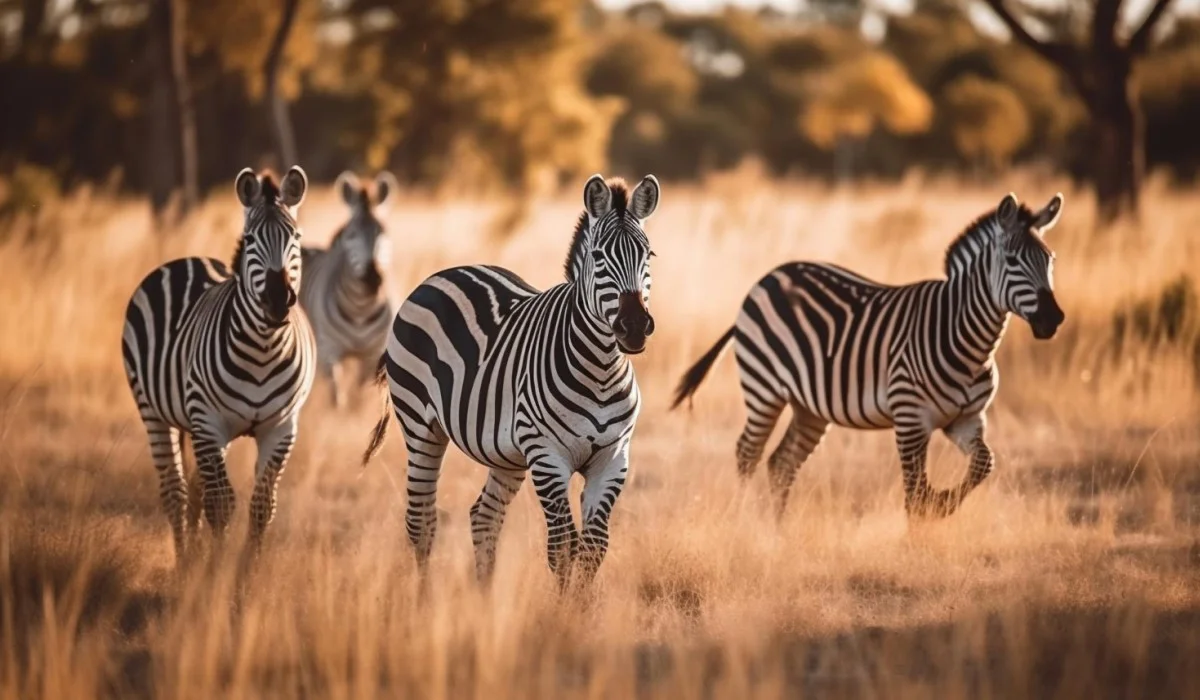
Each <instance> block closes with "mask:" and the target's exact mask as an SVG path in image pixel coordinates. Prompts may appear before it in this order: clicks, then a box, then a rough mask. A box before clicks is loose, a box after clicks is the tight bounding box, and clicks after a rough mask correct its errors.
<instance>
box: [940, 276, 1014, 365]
mask: <svg viewBox="0 0 1200 700" xmlns="http://www.w3.org/2000/svg"><path fill="white" fill-rule="evenodd" d="M990 273H991V270H990V266H988V265H986V261H983V260H981V261H977V262H976V264H975V265H973V266H971V268H969V269H968V271H967V274H962V275H955V276H952V277H951V278H950V279H949V280H947V282H946V284H945V285H944V286H943V288H942V289H943V294H944V295H945V298H944V299H943V307H942V308H945V309H947V310H949V314H948V315H949V317H950V318H949V320H950V326H949V330H950V333H949V334H948V335H949V338H948V340H949V346H950V348H949V349H951V350H952V351H953V352H954V354H955V356H957V357H958V358H960V359H961V360H963V361H965V362H966V363H967V364H968V365H969V366H972V367H979V368H982V367H983V366H985V365H987V364H988V363H990V362H991V359H992V357H993V355H994V354H995V352H996V348H998V347H999V346H1000V341H1001V340H1002V339H1003V338H1004V331H1005V330H1006V329H1007V328H1008V317H1009V313H1008V311H1007V310H1006V309H1004V308H1003V307H1001V306H1000V305H999V304H997V303H996V300H995V298H994V295H993V294H992V285H991V274H990Z"/></svg>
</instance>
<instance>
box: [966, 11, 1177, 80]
mask: <svg viewBox="0 0 1200 700" xmlns="http://www.w3.org/2000/svg"><path fill="white" fill-rule="evenodd" d="M1167 1H1168V2H1169V1H1170V0H1167ZM984 2H986V3H987V5H988V7H990V8H992V12H995V13H996V16H997V17H999V18H1000V21H1001V22H1003V23H1004V26H1006V27H1008V31H1009V33H1010V34H1012V40H1013V41H1015V42H1017V43H1019V44H1022V45H1024V46H1026V47H1028V48H1029V49H1031V50H1032V51H1033V52H1034V53H1036V54H1037V55H1039V56H1041V57H1042V58H1043V59H1044V60H1046V61H1047V62H1049V63H1050V64H1051V65H1053V66H1055V67H1056V68H1058V69H1059V70H1061V71H1062V72H1063V73H1065V74H1066V75H1067V78H1068V79H1069V80H1070V81H1071V83H1072V84H1073V85H1074V86H1075V89H1077V90H1078V91H1079V92H1080V93H1081V94H1083V93H1084V92H1086V90H1087V85H1086V81H1085V80H1084V79H1083V71H1082V70H1081V69H1080V65H1079V51H1078V50H1077V49H1076V48H1075V47H1073V46H1070V45H1069V44H1064V43H1060V42H1049V41H1042V40H1040V39H1037V38H1036V37H1034V36H1033V35H1032V34H1030V33H1029V30H1027V29H1026V28H1025V26H1024V25H1022V24H1021V23H1020V22H1019V21H1018V20H1017V18H1016V17H1015V16H1013V14H1012V13H1011V12H1009V11H1008V8H1007V7H1005V6H1004V0H984Z"/></svg>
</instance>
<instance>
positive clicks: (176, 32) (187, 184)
mask: <svg viewBox="0 0 1200 700" xmlns="http://www.w3.org/2000/svg"><path fill="white" fill-rule="evenodd" d="M169 2H170V8H169V10H170V13H171V18H170V28H171V35H170V37H169V43H170V48H171V83H172V85H171V87H172V88H173V90H174V93H175V103H176V109H177V112H178V115H177V116H178V118H179V161H180V162H179V164H180V167H181V168H182V170H183V172H182V173H181V175H182V176H183V178H182V180H183V209H184V211H187V210H189V209H191V208H192V207H194V206H195V205H196V202H197V201H198V200H199V197H200V193H199V184H198V182H197V178H198V175H197V170H198V168H199V164H198V163H197V157H198V156H197V153H196V110H195V105H194V104H193V103H192V86H191V83H189V82H188V69H187V50H186V48H185V46H184V42H185V39H186V36H185V33H186V31H187V23H186V12H187V8H186V4H187V3H186V2H185V1H184V0H169Z"/></svg>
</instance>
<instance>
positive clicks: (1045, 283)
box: [996, 194, 1066, 340]
mask: <svg viewBox="0 0 1200 700" xmlns="http://www.w3.org/2000/svg"><path fill="white" fill-rule="evenodd" d="M1062 206H1063V196H1062V195H1061V194H1056V195H1054V196H1053V197H1051V198H1050V201H1049V203H1047V204H1046V206H1045V207H1043V208H1042V209H1041V210H1040V211H1037V212H1033V211H1030V210H1029V209H1028V208H1027V207H1023V206H1021V205H1019V204H1018V203H1017V198H1016V196H1014V195H1012V194H1009V195H1007V196H1005V197H1004V199H1003V200H1001V202H1000V206H999V207H997V208H996V217H997V219H998V220H999V222H1000V225H1001V227H1002V228H1003V231H1004V233H1003V235H1002V236H1000V241H999V243H1000V246H999V253H1000V254H1001V255H1002V256H1003V258H1002V263H1001V265H999V266H997V267H998V268H999V270H998V271H999V280H998V282H999V288H998V289H997V290H996V291H997V292H998V294H997V296H998V297H999V299H1000V301H1001V303H1002V305H1003V307H1004V308H1005V309H1006V310H1008V311H1011V312H1012V313H1014V314H1016V315H1017V316H1020V317H1021V318H1023V319H1025V321H1027V322H1028V323H1029V326H1030V328H1032V329H1033V337H1035V338H1037V339H1038V340H1046V339H1049V338H1053V337H1054V334H1055V333H1056V332H1057V331H1058V327H1059V326H1060V325H1061V324H1062V322H1063V321H1064V320H1065V319H1066V314H1064V313H1063V310H1062V309H1061V308H1060V307H1059V305H1058V301H1057V300H1056V299H1055V298H1054V251H1052V250H1050V247H1049V246H1047V245H1046V242H1045V240H1044V236H1045V233H1046V231H1048V230H1049V229H1050V228H1052V227H1053V226H1054V225H1055V224H1056V223H1058V218H1059V216H1060V215H1061V214H1062Z"/></svg>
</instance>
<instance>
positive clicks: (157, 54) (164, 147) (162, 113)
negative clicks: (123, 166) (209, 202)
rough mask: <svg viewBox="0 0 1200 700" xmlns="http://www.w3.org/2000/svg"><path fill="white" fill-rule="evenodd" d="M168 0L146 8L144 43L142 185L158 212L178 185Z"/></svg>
mask: <svg viewBox="0 0 1200 700" xmlns="http://www.w3.org/2000/svg"><path fill="white" fill-rule="evenodd" d="M170 3H171V0H155V2H154V4H153V5H152V6H151V8H150V33H149V38H148V41H147V43H146V52H147V61H148V62H149V64H150V66H151V72H152V80H153V82H152V84H151V87H150V98H149V100H148V104H147V110H146V113H147V118H148V120H149V124H148V132H149V133H148V134H147V135H148V137H149V138H148V142H149V143H148V146H149V149H148V152H147V154H146V169H145V178H146V187H147V189H148V190H149V192H150V205H151V206H152V207H153V208H154V212H155V214H160V213H162V211H163V209H164V208H166V206H167V204H168V203H169V202H170V201H171V195H172V194H173V193H174V192H175V190H176V188H177V187H178V185H179V172H180V168H179V128H178V126H177V117H176V110H177V109H178V104H177V102H176V100H175V97H174V95H175V91H174V89H173V87H172V84H171V83H172V82H173V79H174V78H173V74H172V72H171V8H170Z"/></svg>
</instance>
